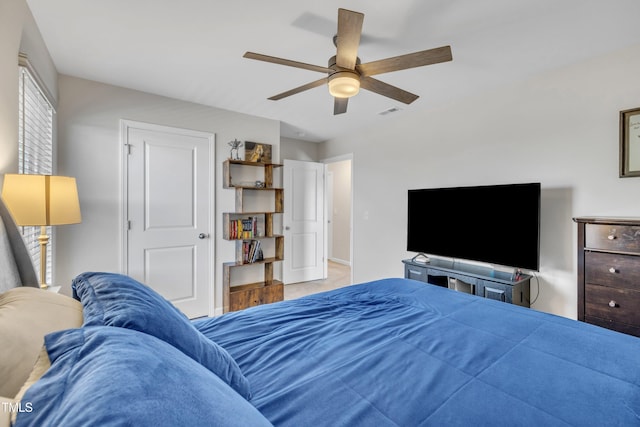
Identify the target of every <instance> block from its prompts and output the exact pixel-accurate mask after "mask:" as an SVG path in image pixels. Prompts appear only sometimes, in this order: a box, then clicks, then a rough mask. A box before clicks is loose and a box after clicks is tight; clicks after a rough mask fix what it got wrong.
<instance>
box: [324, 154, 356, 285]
mask: <svg viewBox="0 0 640 427" xmlns="http://www.w3.org/2000/svg"><path fill="white" fill-rule="evenodd" d="M345 160H349V161H350V162H351V182H350V185H351V200H350V201H349V203H350V204H351V209H350V211H351V214H350V215H349V216H350V218H349V259H350V261H351V269H350V271H351V278H350V282H351V283H353V277H354V274H353V272H354V267H355V262H354V259H353V200H354V196H353V193H354V190H353V177H354V173H353V170H354V168H353V163H354V162H353V153H348V154H342V155H339V156H335V157H328V158H325V159H322V160H320V162H321V163H324V164H325V166H324V170H325V177H326V176H327V167H328V165H329V164H331V163H337V162H342V161H345ZM324 185H325V191H324V197H325V201H324V209H325V213H324V214H325V219H326V218H328V212H327V205H328V203H327V200H326V197H328V194H327V185H328V180H327V179H325V181H324ZM324 241H325V245H324V259H325V263H324V269H325V270H324V277H325V278H326V277H329V244H328V243H329V227H328V226H327V224H326V221H325V227H324Z"/></svg>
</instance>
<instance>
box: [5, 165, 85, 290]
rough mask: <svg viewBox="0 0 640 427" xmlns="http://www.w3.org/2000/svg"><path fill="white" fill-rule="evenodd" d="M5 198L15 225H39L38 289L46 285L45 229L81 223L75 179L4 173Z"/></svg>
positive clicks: (47, 241) (46, 242)
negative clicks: (52, 226)
mask: <svg viewBox="0 0 640 427" xmlns="http://www.w3.org/2000/svg"><path fill="white" fill-rule="evenodd" d="M2 198H3V199H4V202H5V204H6V205H7V208H8V209H9V212H11V216H13V219H14V220H15V222H16V224H17V225H20V226H40V236H39V237H38V241H39V242H40V287H41V288H43V289H46V288H47V287H48V285H47V279H46V277H47V274H46V272H47V256H46V253H47V244H48V243H49V236H47V226H49V225H63V224H77V223H79V222H80V221H81V216H80V202H79V201H78V189H77V187H76V179H75V178H71V177H68V176H53V175H27V174H5V176H4V184H3V187H2Z"/></svg>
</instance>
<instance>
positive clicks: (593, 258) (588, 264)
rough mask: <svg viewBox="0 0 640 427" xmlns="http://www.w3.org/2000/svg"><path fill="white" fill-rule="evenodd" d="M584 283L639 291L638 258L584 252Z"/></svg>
mask: <svg viewBox="0 0 640 427" xmlns="http://www.w3.org/2000/svg"><path fill="white" fill-rule="evenodd" d="M584 257H585V267H584V274H585V282H586V283H588V284H597V285H602V286H609V287H612V288H617V289H631V290H636V291H640V257H638V256H634V255H620V254H611V253H601V252H585V254H584Z"/></svg>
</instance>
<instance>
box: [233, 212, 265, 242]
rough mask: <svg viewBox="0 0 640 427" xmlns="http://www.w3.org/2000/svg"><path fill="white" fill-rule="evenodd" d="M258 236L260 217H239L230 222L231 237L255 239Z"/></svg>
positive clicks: (234, 238) (235, 238)
mask: <svg viewBox="0 0 640 427" xmlns="http://www.w3.org/2000/svg"><path fill="white" fill-rule="evenodd" d="M257 236H258V217H256V216H252V217H248V218H238V219H234V220H231V221H230V223H229V238H230V239H232V240H240V239H253V238H254V237H257Z"/></svg>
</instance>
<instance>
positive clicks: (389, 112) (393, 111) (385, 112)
mask: <svg viewBox="0 0 640 427" xmlns="http://www.w3.org/2000/svg"><path fill="white" fill-rule="evenodd" d="M400 110H401V108H398V107H391V108H388V109H386V110H384V111H381V112H379V113H378V114H380V115H381V116H386V115H387V114H391V113H397V112H398V111H400Z"/></svg>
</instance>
